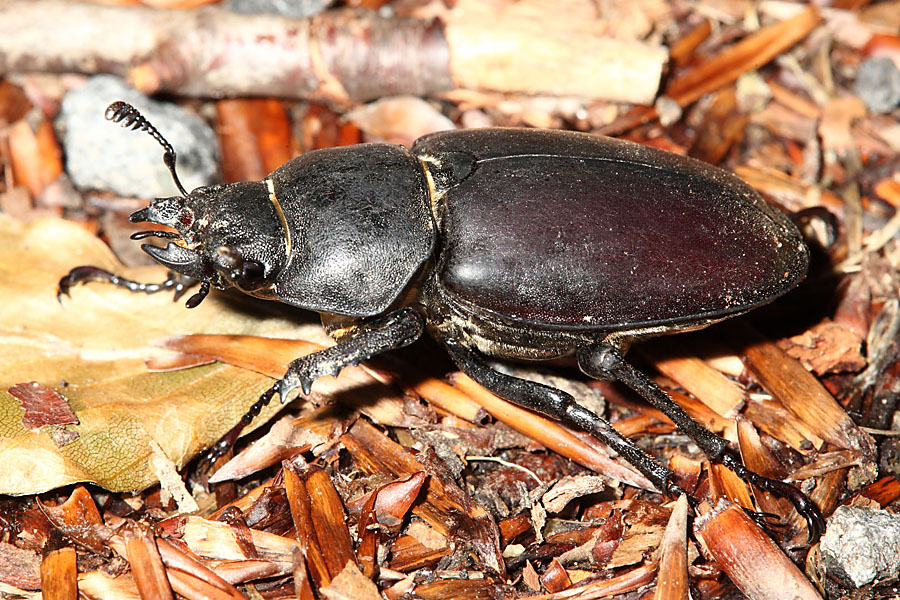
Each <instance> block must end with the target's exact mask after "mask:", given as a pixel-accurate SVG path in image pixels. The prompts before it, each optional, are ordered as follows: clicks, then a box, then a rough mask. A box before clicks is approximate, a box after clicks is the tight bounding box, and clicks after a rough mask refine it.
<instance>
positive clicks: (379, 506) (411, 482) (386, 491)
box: [375, 471, 427, 530]
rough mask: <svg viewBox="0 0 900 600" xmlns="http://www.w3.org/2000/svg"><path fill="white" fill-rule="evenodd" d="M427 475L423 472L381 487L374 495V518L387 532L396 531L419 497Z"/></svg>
mask: <svg viewBox="0 0 900 600" xmlns="http://www.w3.org/2000/svg"><path fill="white" fill-rule="evenodd" d="M426 477H427V475H426V474H425V472H424V471H420V472H418V473H413V474H412V475H410V476H409V477H406V478H404V479H401V480H399V481H395V482H392V483H389V484H387V485H385V486H383V487H382V488H381V489H379V490H378V492H376V495H375V517H376V519H378V522H379V523H381V524H382V525H384V526H385V527H387V528H388V529H389V530H396V529H397V528H398V527H400V525H401V524H402V523H403V518H404V517H405V516H406V513H407V511H409V508H410V506H412V503H413V502H414V501H415V499H416V498H417V497H418V495H419V491H420V490H421V489H422V484H424V483H425V479H426Z"/></svg>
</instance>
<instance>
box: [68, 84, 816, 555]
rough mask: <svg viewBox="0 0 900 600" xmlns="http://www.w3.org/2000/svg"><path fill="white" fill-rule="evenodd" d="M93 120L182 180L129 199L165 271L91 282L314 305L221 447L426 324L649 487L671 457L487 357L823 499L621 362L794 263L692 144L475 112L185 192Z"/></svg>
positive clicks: (505, 390)
mask: <svg viewBox="0 0 900 600" xmlns="http://www.w3.org/2000/svg"><path fill="white" fill-rule="evenodd" d="M106 117H107V119H110V120H113V121H117V122H121V123H122V124H123V125H124V126H126V127H128V126H130V127H132V128H133V129H143V130H145V131H147V132H148V133H150V134H151V135H152V136H153V137H154V138H156V140H157V141H158V142H159V143H160V144H161V145H162V146H163V148H164V149H165V154H164V160H165V163H166V165H167V166H168V168H169V171H170V172H171V174H172V178H173V179H174V181H175V183H176V185H177V186H178V189H179V191H180V192H181V195H180V196H174V197H170V198H157V199H155V200H153V201H152V202H151V203H150V205H149V206H147V207H146V208H143V209H141V210H139V211H137V212H135V213H134V214H132V215H131V217H130V219H131V221H132V222H150V223H155V224H158V225H164V226H168V227H170V228H172V229H174V231H162V232H161V231H145V232H140V233H137V234H135V235H134V236H133V237H134V238H135V239H142V238H146V237H160V238H165V239H169V240H171V241H170V242H169V243H168V245H167V246H166V247H165V248H162V247H159V246H154V245H150V244H144V245H143V246H142V248H143V249H144V250H145V251H146V252H147V253H148V254H149V255H150V256H152V257H153V258H154V259H155V260H156V261H158V262H159V263H161V264H163V265H165V266H166V267H168V268H169V269H171V270H172V271H173V273H174V275H173V276H172V277H170V278H169V279H168V280H167V281H165V282H163V283H162V284H142V283H138V282H134V281H130V280H125V279H122V278H119V277H116V276H115V275H113V274H110V273H106V272H104V271H101V270H99V269H96V268H92V267H79V268H76V269H74V270H73V271H72V272H71V273H70V274H69V275H67V276H66V277H64V278H63V279H62V280H61V281H60V290H59V291H60V294H65V293H68V290H69V288H70V287H71V286H72V285H74V284H76V283H79V282H82V281H86V280H89V279H105V280H108V281H111V282H113V283H116V284H117V285H122V286H125V287H128V288H129V289H132V290H134V291H145V292H155V291H159V290H162V289H175V290H176V292H180V291H183V289H184V287H185V285H186V282H199V283H200V291H199V292H197V293H196V294H194V295H193V296H192V297H191V298H190V299H189V300H188V303H187V304H188V307H193V306H196V305H197V304H199V303H200V302H201V301H202V300H203V298H204V297H205V296H206V294H208V292H209V290H210V287H211V286H212V287H215V288H218V289H226V288H230V287H235V288H237V289H238V290H240V291H241V292H244V293H246V294H249V295H251V296H255V297H258V298H264V299H269V300H276V301H279V302H283V303H285V304H288V305H291V306H295V307H299V308H304V309H310V310H314V311H317V312H319V313H320V314H321V316H322V321H323V324H324V325H325V327H326V330H327V331H328V332H329V333H330V334H331V335H333V336H334V337H335V339H336V340H337V345H336V346H334V347H331V348H328V349H325V350H322V351H319V352H316V353H313V354H310V355H308V356H304V357H301V358H299V359H297V360H295V361H294V362H292V363H291V364H290V366H289V367H288V369H287V372H286V374H285V376H284V378H283V379H281V380H280V381H278V382H277V383H275V384H274V385H273V386H272V387H271V388H270V389H269V390H268V391H267V392H265V393H264V394H263V395H262V396H261V397H260V399H259V400H258V401H257V402H256V403H255V404H254V405H253V406H252V407H251V408H250V410H249V411H248V412H247V414H246V415H244V417H243V418H242V419H241V421H240V422H239V423H238V424H237V425H236V426H235V427H234V429H232V430H231V431H230V432H229V433H228V434H227V435H226V436H225V438H223V440H222V441H220V442H219V443H218V444H217V445H216V446H215V447H214V448H213V449H212V452H213V454H221V453H223V452H224V451H225V450H226V449H227V448H229V447H230V446H231V445H232V444H233V443H234V441H235V440H236V439H237V436H238V434H239V433H240V431H241V430H242V429H243V428H244V427H246V426H247V425H248V424H249V423H250V421H251V420H252V419H253V418H254V417H255V416H256V415H257V414H259V412H260V411H261V410H262V408H263V407H264V406H265V405H266V404H268V403H269V402H270V401H271V399H272V398H273V397H274V396H275V394H278V395H279V396H280V398H281V400H282V401H284V399H285V398H287V396H288V394H289V393H290V392H291V391H293V390H294V389H296V388H298V387H299V388H301V389H302V390H303V392H304V393H309V390H310V386H311V385H312V383H313V381H315V380H316V379H317V378H318V377H321V376H323V375H337V374H338V372H340V370H341V369H343V368H344V367H346V366H348V365H351V364H357V363H359V362H360V361H363V360H366V359H369V358H371V357H373V356H376V355H378V354H381V353H383V352H386V351H388V350H392V349H396V348H400V347H403V346H406V345H408V344H411V343H413V342H414V341H416V340H417V339H418V338H419V337H420V336H421V335H422V334H423V333H424V332H425V331H427V332H428V333H430V334H431V335H432V336H433V337H434V338H435V339H436V340H438V342H440V343H441V344H442V345H443V346H444V347H445V348H446V350H447V352H448V353H449V354H450V356H451V358H452V359H453V361H454V362H455V363H456V365H457V366H458V367H459V368H460V369H461V370H462V371H463V372H465V373H466V374H468V375H469V376H470V377H471V378H472V379H474V380H475V381H477V382H478V383H479V384H481V385H482V386H484V387H485V388H487V389H489V390H490V391H492V392H494V393H495V394H497V395H498V396H501V397H503V398H506V399H507V400H510V401H512V402H514V403H516V404H518V405H521V406H524V407H527V408H530V409H532V410H535V411H537V412H540V413H543V414H545V415H548V416H550V417H553V418H555V419H558V420H561V421H564V422H567V423H569V424H574V425H576V426H578V427H580V428H582V429H584V430H586V431H588V432H589V433H591V434H593V435H595V436H597V437H598V438H600V439H601V440H603V441H604V442H605V443H606V444H608V445H609V446H610V447H611V448H612V449H614V450H615V451H616V452H618V453H619V454H621V455H622V456H623V457H625V458H626V459H627V460H628V461H629V462H630V463H631V464H632V465H634V466H635V467H636V468H637V469H638V470H639V471H640V472H641V473H643V474H644V475H645V476H646V477H647V478H648V479H649V480H650V481H651V482H652V483H653V484H654V485H655V486H657V487H658V488H659V489H660V490H661V491H663V492H665V493H667V494H669V495H672V496H675V495H679V494H682V493H685V492H684V490H682V489H681V488H679V487H678V486H677V485H675V484H674V483H673V481H672V472H671V471H670V470H669V469H667V468H666V467H664V466H662V465H661V464H659V463H658V462H656V461H655V460H654V459H652V458H651V457H650V456H649V455H647V454H646V453H645V452H644V451H643V450H641V449H640V448H638V447H637V446H636V445H635V444H634V443H632V442H631V441H629V440H628V439H626V438H624V437H623V436H622V435H620V434H619V433H618V432H616V430H615V429H614V428H613V427H612V426H611V425H609V423H607V422H606V421H605V420H604V419H603V418H601V417H600V416H598V415H596V414H594V413H593V412H591V411H590V410H588V409H586V408H584V407H583V406H581V405H579V404H577V403H576V402H575V401H574V400H573V398H572V397H571V396H570V395H569V394H567V393H565V392H563V391H561V390H558V389H555V388H552V387H549V386H546V385H541V384H538V383H534V382H531V381H528V380H524V379H519V378H516V377H513V376H510V375H506V374H503V373H500V372H499V371H496V370H495V369H494V368H492V367H491V366H490V364H489V362H488V361H487V360H486V357H493V358H500V359H517V360H545V359H553V358H558V357H562V356H572V355H573V356H574V357H575V359H576V361H577V363H578V366H579V368H580V369H581V371H583V372H584V373H585V374H586V375H588V376H589V377H592V378H596V379H605V380H618V381H621V382H622V383H624V384H625V385H626V386H628V387H630V388H632V389H633V390H635V391H636V392H637V393H638V394H640V395H641V396H643V397H644V398H646V399H647V400H648V401H649V402H650V403H651V404H652V405H653V406H655V407H656V408H658V409H660V410H661V411H662V412H663V413H665V414H666V415H667V416H668V417H669V418H670V419H671V420H672V421H673V422H674V423H675V424H676V425H677V426H678V427H679V428H680V429H681V430H682V431H683V432H684V433H685V434H687V435H688V436H689V437H690V438H691V439H692V440H693V441H694V442H695V443H696V444H697V446H698V447H699V448H700V449H701V450H702V451H703V452H704V453H705V454H706V456H707V457H708V458H709V460H710V461H719V462H721V463H723V464H725V465H726V466H727V467H729V468H730V469H732V470H733V471H734V472H735V473H737V474H738V475H739V476H740V477H741V478H743V479H745V480H746V481H748V482H749V483H751V484H753V485H756V486H758V487H760V488H762V489H764V490H767V491H770V492H772V493H775V494H777V495H781V496H783V497H786V498H788V499H789V500H790V501H791V502H792V504H793V505H794V506H795V508H796V509H797V510H798V512H799V513H800V514H801V515H803V516H804V517H805V518H806V521H807V523H808V525H809V537H810V540H815V539H817V538H818V537H819V535H820V534H821V532H822V529H823V528H824V522H823V520H822V516H821V514H820V513H819V511H818V508H817V507H816V506H815V505H814V504H813V503H812V502H811V501H810V500H809V499H808V498H807V497H806V496H805V495H803V493H801V492H800V491H799V490H797V489H796V488H794V487H793V486H791V485H789V484H786V483H783V482H780V481H775V480H772V479H768V478H765V477H762V476H761V475H758V474H757V473H754V472H753V471H750V470H749V469H747V468H746V467H744V465H743V464H742V463H741V461H740V459H739V457H738V455H737V453H736V452H735V451H734V450H732V449H731V448H729V447H728V444H727V442H726V441H725V440H724V439H722V438H720V437H718V436H717V435H715V434H713V433H712V432H710V431H708V430H707V429H705V428H703V427H702V426H701V425H699V424H698V423H697V422H695V421H694V420H693V419H692V418H691V417H690V416H688V414H687V413H685V412H684V410H682V409H681V408H680V407H679V406H678V405H677V404H675V403H674V402H672V401H671V400H670V399H669V397H668V396H667V395H666V394H665V393H664V392H663V391H662V390H661V389H660V388H659V387H658V386H657V385H656V384H654V383H653V382H652V381H651V380H650V379H649V378H648V377H647V376H646V375H644V374H643V373H642V372H640V371H639V370H637V369H636V368H634V367H633V366H632V365H631V364H630V363H628V362H627V361H625V360H624V359H623V356H622V355H623V353H624V351H625V350H626V349H627V348H628V346H629V345H630V343H631V342H633V341H634V340H637V339H641V338H645V337H648V336H653V335H659V334H665V333H673V332H679V331H685V330H692V329H698V328H701V327H705V326H706V325H709V324H711V323H714V322H716V321H720V320H722V319H725V318H727V317H731V316H734V315H737V314H741V313H743V312H746V311H748V310H750V309H753V308H755V307H758V306H760V305H762V304H766V303H768V302H770V301H772V300H774V299H775V298H777V297H779V296H781V295H782V294H784V293H786V292H788V291H789V290H791V289H793V288H794V287H795V286H796V285H797V284H798V283H799V282H800V281H801V280H802V279H803V277H804V276H805V274H806V270H807V266H808V262H809V253H808V250H807V248H806V246H805V245H804V243H803V241H802V239H801V236H800V234H799V232H798V231H797V229H796V228H795V227H794V225H793V224H792V223H791V222H790V220H788V219H787V218H786V217H785V216H784V215H783V214H781V213H780V212H779V211H778V210H776V209H774V208H772V207H771V206H769V205H768V204H767V203H766V202H765V201H764V200H763V199H762V198H761V197H760V196H759V195H758V194H757V193H756V192H755V191H754V190H753V189H752V188H750V187H749V186H748V185H747V184H745V183H744V182H742V181H741V180H739V179H738V178H737V177H736V176H734V175H732V174H730V173H727V172H725V171H723V170H721V169H718V168H716V167H712V166H710V165H707V164H705V163H702V162H700V161H697V160H694V159H690V158H686V157H683V156H679V155H676V154H672V153H669V152H664V151H661V150H657V149H654V148H650V147H645V146H641V145H639V144H635V143H631V142H626V141H622V140H616V139H611V138H605V137H598V136H593V135H589V134H583V133H573V132H561V131H546V130H534V129H477V130H466V131H450V132H442V133H435V134H431V135H427V136H425V137H423V138H420V139H419V140H417V141H416V142H415V143H414V144H413V145H412V147H411V148H410V149H407V148H405V147H403V146H394V145H389V144H360V145H356V146H348V147H342V148H331V149H325V150H317V151H313V152H308V153H306V154H304V155H302V156H300V157H298V158H295V159H293V160H291V161H289V162H287V163H285V164H284V165H282V166H281V167H279V168H278V169H276V170H275V171H274V172H273V173H271V174H270V175H269V176H267V177H266V178H264V179H263V180H261V181H252V182H241V183H231V184H225V185H216V186H210V187H201V188H198V189H195V190H194V191H192V192H190V193H188V192H187V191H186V190H185V189H184V187H183V186H182V185H181V183H180V181H179V180H178V176H177V174H176V172H175V151H174V149H173V148H172V146H171V145H170V144H169V143H168V142H167V141H166V140H165V139H164V138H163V136H162V135H161V134H160V133H159V132H158V131H157V130H156V129H155V128H154V127H153V126H152V125H151V124H150V123H149V122H148V121H147V120H146V119H145V118H144V117H143V116H142V115H141V114H140V113H139V112H138V111H137V110H136V109H135V108H133V107H132V106H130V105H128V104H126V103H124V102H116V103H113V104H111V105H110V106H109V108H107V111H106Z"/></svg>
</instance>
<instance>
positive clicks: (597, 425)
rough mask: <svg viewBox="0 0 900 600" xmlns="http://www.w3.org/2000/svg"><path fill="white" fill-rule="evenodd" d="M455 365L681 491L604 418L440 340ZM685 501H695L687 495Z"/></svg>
mask: <svg viewBox="0 0 900 600" xmlns="http://www.w3.org/2000/svg"><path fill="white" fill-rule="evenodd" d="M441 341H442V342H443V344H444V346H445V347H446V348H447V351H448V353H449V354H450V356H451V358H452V359H453V361H454V362H455V363H456V365H457V366H458V367H459V368H460V369H461V370H462V371H463V372H464V373H465V374H466V375H468V376H469V377H471V378H472V379H473V380H475V381H476V382H477V383H478V384H479V385H481V386H482V387H484V388H487V389H488V390H490V391H491V392H493V393H494V394H496V395H498V396H500V397H501V398H505V399H506V400H509V401H510V402H513V403H515V404H517V405H519V406H523V407H525V408H528V409H530V410H533V411H535V412H538V413H541V414H543V415H546V416H548V417H551V418H553V419H556V420H558V421H562V422H564V423H567V424H574V425H576V426H577V427H579V428H581V429H583V430H585V431H587V432H588V433H590V434H592V435H594V436H596V437H597V438H599V439H601V440H602V441H603V442H604V443H606V445H607V446H609V447H610V448H612V449H613V450H614V451H616V452H617V453H618V454H620V455H621V456H622V457H623V458H625V460H627V461H628V462H629V463H630V464H631V465H633V466H634V467H635V468H636V469H637V470H638V471H640V472H641V473H642V474H643V475H644V476H645V477H646V478H647V479H649V480H650V482H651V483H652V484H653V485H654V486H656V487H657V489H659V490H662V491H663V492H664V493H666V494H668V495H670V496H673V497H677V496H680V495H681V494H685V491H684V490H683V489H681V488H680V487H678V486H677V485H675V484H674V483H673V481H672V475H673V473H672V471H670V470H669V469H668V468H666V467H664V466H663V465H661V464H659V463H658V462H657V461H656V460H655V459H653V457H651V456H650V455H649V454H647V453H646V452H644V451H643V450H641V449H640V448H639V447H638V446H637V445H635V444H634V442H632V441H631V440H629V439H627V438H626V437H624V436H623V435H622V434H620V433H619V432H618V431H616V430H615V428H614V427H613V426H612V425H610V424H609V422H607V421H606V420H605V419H603V418H602V417H600V416H599V415H597V414H595V413H594V412H592V411H590V410H588V409H587V408H585V407H583V406H581V405H580V404H578V403H577V402H575V399H574V398H573V397H572V396H571V395H570V394H567V393H566V392H564V391H562V390H558V389H556V388H553V387H550V386H547V385H543V384H540V383H536V382H533V381H529V380H527V379H521V378H518V377H513V376H511V375H505V374H503V373H500V372H498V371H496V370H494V369H493V368H492V367H491V366H490V365H489V364H488V363H487V362H486V361H485V360H484V359H483V358H482V356H481V355H480V354H479V353H478V352H477V351H475V350H474V349H472V348H470V347H468V346H466V345H465V344H464V343H462V342H460V341H458V340H455V339H443V340H441ZM686 495H687V497H688V499H689V501H690V502H691V503H692V504H693V503H695V502H696V500H694V499H693V498H692V497H691V496H690V494H686Z"/></svg>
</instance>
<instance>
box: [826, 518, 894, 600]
mask: <svg viewBox="0 0 900 600" xmlns="http://www.w3.org/2000/svg"><path fill="white" fill-rule="evenodd" d="M819 550H820V552H821V554H822V562H823V564H824V565H825V569H826V571H827V572H828V574H829V575H833V576H835V577H837V578H838V579H840V580H841V581H843V582H844V583H846V584H847V586H848V587H857V588H859V587H862V586H864V585H866V584H869V583H872V582H873V581H875V580H882V579H887V578H892V577H896V576H897V575H898V573H900V515H895V514H893V513H890V512H888V511H886V510H876V509H871V508H863V507H858V506H841V507H839V508H838V509H837V510H835V511H834V514H832V515H831V517H829V519H828V529H827V531H826V532H825V535H824V536H822V540H821V542H820V544H819Z"/></svg>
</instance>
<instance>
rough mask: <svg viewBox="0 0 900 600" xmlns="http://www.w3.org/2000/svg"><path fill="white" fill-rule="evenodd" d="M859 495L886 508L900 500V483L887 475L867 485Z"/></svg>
mask: <svg viewBox="0 0 900 600" xmlns="http://www.w3.org/2000/svg"><path fill="white" fill-rule="evenodd" d="M859 495H860V496H865V497H866V498H868V499H870V500H874V501H875V502H877V503H879V504H880V505H881V506H882V508H884V507H886V506H887V505H889V504H891V503H893V502H894V501H896V500H897V498H900V481H898V480H897V478H896V477H894V476H892V475H887V476H885V477H882V478H881V479H879V480H877V481H873V482H872V483H870V484H868V485H866V486H865V487H864V488H862V489H861V490H860V491H859Z"/></svg>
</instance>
